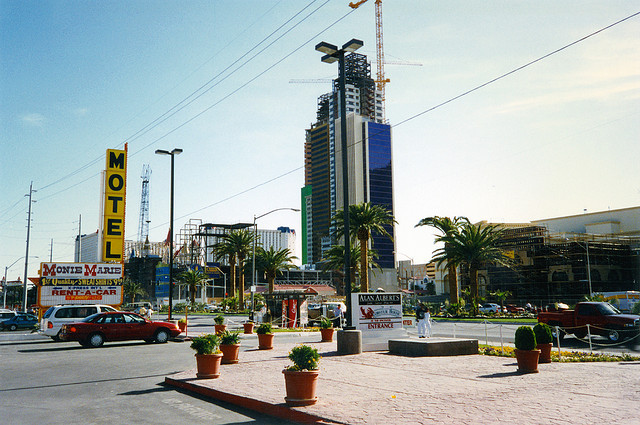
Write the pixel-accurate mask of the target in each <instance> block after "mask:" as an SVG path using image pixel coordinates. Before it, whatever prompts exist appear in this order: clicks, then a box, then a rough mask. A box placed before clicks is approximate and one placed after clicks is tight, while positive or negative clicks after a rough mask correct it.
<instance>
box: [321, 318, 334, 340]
mask: <svg viewBox="0 0 640 425" xmlns="http://www.w3.org/2000/svg"><path fill="white" fill-rule="evenodd" d="M334 330H335V329H334V328H333V322H331V320H329V319H328V318H326V317H322V318H321V319H320V335H322V341H320V342H332V341H333V332H334Z"/></svg>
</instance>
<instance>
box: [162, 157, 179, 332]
mask: <svg viewBox="0 0 640 425" xmlns="http://www.w3.org/2000/svg"><path fill="white" fill-rule="evenodd" d="M156 153H157V154H158V155H170V156H171V196H170V198H171V200H170V206H169V316H168V318H167V320H171V312H172V310H173V160H174V157H175V156H176V155H180V154H181V153H182V149H179V148H174V149H173V150H172V151H171V152H169V151H165V150H162V149H156Z"/></svg>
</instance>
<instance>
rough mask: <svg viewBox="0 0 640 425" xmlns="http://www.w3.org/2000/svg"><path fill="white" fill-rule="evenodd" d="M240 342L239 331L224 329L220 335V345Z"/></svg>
mask: <svg viewBox="0 0 640 425" xmlns="http://www.w3.org/2000/svg"><path fill="white" fill-rule="evenodd" d="M239 343H240V332H229V331H224V332H223V333H222V335H220V345H235V344H239Z"/></svg>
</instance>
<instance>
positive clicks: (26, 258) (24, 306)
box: [22, 181, 37, 311]
mask: <svg viewBox="0 0 640 425" xmlns="http://www.w3.org/2000/svg"><path fill="white" fill-rule="evenodd" d="M33 192H37V190H33V181H32V182H31V184H30V185H29V194H28V195H24V196H28V197H29V215H28V216H27V250H26V253H25V254H24V283H23V292H24V294H23V297H22V311H27V282H28V277H27V276H28V274H27V273H28V269H29V238H30V236H31V202H32V201H31V195H32V194H33ZM33 202H35V201H33Z"/></svg>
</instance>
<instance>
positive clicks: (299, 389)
mask: <svg viewBox="0 0 640 425" xmlns="http://www.w3.org/2000/svg"><path fill="white" fill-rule="evenodd" d="M289 359H290V360H291V361H292V362H293V365H291V366H289V367H287V368H285V369H284V370H283V371H282V373H283V374H284V382H285V385H286V393H287V396H286V397H285V398H284V400H285V402H286V404H287V405H289V406H308V405H310V404H314V403H315V402H317V401H318V397H316V386H317V382H318V375H319V374H320V372H319V371H318V362H319V361H320V355H319V354H318V349H317V348H312V347H310V346H308V345H304V344H303V345H298V346H297V347H294V348H293V349H292V350H291V351H290V352H289Z"/></svg>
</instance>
